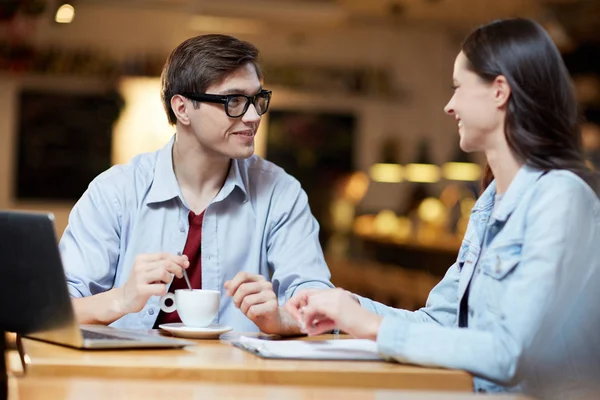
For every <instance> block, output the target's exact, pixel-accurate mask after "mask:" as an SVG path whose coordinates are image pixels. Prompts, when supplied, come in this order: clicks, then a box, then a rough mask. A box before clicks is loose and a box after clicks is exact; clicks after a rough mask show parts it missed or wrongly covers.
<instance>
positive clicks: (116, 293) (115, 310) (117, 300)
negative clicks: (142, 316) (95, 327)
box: [108, 287, 129, 319]
mask: <svg viewBox="0 0 600 400" xmlns="http://www.w3.org/2000/svg"><path fill="white" fill-rule="evenodd" d="M110 292H111V294H112V296H111V301H110V304H109V307H108V310H109V312H110V314H111V315H113V316H117V318H115V319H118V318H121V317H122V316H123V315H125V314H128V313H129V312H128V311H127V305H126V304H125V303H126V302H125V293H124V290H123V288H122V287H118V288H114V289H112V290H111V291H110Z"/></svg>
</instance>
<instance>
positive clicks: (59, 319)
mask: <svg viewBox="0 0 600 400" xmlns="http://www.w3.org/2000/svg"><path fill="white" fill-rule="evenodd" d="M0 271H1V275H0V276H2V279H0V324H1V325H2V329H5V330H9V331H14V332H17V333H21V334H23V336H26V337H29V338H32V339H37V340H43V341H46V342H51V343H56V344H60V345H64V346H70V347H76V348H81V349H115V348H181V347H184V346H186V345H191V344H193V343H191V342H188V341H184V340H180V339H175V338H170V337H163V336H159V335H153V334H150V333H145V332H138V331H135V330H126V329H116V328H112V327H108V326H102V325H81V326H80V325H79V324H78V323H77V320H76V319H75V313H74V310H73V306H72V304H71V298H70V295H69V291H68V289H67V282H66V278H65V274H64V269H63V265H62V261H61V258H60V254H59V250H58V241H57V238H56V234H55V229H54V215H53V214H51V213H36V212H17V211H0Z"/></svg>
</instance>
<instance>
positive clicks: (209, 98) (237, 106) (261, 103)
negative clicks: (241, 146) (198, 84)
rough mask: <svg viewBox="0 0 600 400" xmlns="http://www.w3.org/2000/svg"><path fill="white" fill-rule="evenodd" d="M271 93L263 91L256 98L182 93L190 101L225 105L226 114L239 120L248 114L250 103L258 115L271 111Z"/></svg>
mask: <svg viewBox="0 0 600 400" xmlns="http://www.w3.org/2000/svg"><path fill="white" fill-rule="evenodd" d="M271 93H272V92H271V91H270V90H261V91H260V92H258V93H257V94H255V95H254V96H246V95H244V94H206V93H182V94H181V95H182V96H184V97H187V98H188V99H190V100H194V101H200V102H205V103H220V104H225V113H226V114H227V116H228V117H230V118H239V117H241V116H242V115H244V114H246V111H248V107H250V103H252V104H254V108H255V109H256V113H257V114H258V115H263V114H264V113H266V112H267V110H268V109H269V102H270V101H271Z"/></svg>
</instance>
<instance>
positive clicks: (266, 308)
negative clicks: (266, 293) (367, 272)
mask: <svg viewBox="0 0 600 400" xmlns="http://www.w3.org/2000/svg"><path fill="white" fill-rule="evenodd" d="M277 307H278V305H277V300H270V301H267V302H265V303H260V304H255V305H253V306H251V307H250V308H248V311H247V312H246V316H247V317H248V318H250V319H251V320H252V321H254V320H256V319H258V318H260V317H262V316H263V315H269V314H271V313H273V311H274V310H276V309H277Z"/></svg>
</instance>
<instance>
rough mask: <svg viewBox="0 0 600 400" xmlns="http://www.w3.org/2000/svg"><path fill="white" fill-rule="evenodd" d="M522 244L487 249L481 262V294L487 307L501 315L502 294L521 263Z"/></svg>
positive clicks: (503, 300) (507, 244) (508, 244)
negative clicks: (484, 296)
mask: <svg viewBox="0 0 600 400" xmlns="http://www.w3.org/2000/svg"><path fill="white" fill-rule="evenodd" d="M521 249H522V243H506V244H502V245H497V246H493V247H491V248H489V249H488V251H487V255H486V256H485V257H484V259H483V260H482V262H481V266H480V268H481V271H482V274H480V275H481V276H480V278H481V280H482V282H481V285H482V289H483V293H486V297H487V301H486V303H487V307H488V309H489V310H490V311H492V312H494V313H496V314H501V310H502V305H503V304H504V302H505V299H504V293H505V292H506V286H507V285H508V284H509V281H510V276H511V274H512V272H513V271H514V270H515V268H517V267H518V266H519V264H520V262H521Z"/></svg>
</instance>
